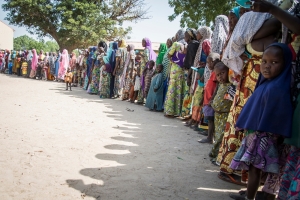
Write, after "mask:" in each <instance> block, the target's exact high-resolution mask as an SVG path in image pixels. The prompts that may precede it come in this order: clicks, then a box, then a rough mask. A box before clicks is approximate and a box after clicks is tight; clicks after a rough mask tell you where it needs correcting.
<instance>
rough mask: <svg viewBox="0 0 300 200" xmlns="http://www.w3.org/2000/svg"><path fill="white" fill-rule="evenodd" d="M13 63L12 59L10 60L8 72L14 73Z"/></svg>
mask: <svg viewBox="0 0 300 200" xmlns="http://www.w3.org/2000/svg"><path fill="white" fill-rule="evenodd" d="M12 68H13V63H12V60H9V63H8V74H12Z"/></svg>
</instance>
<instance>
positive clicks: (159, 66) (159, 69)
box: [156, 65, 162, 73]
mask: <svg viewBox="0 0 300 200" xmlns="http://www.w3.org/2000/svg"><path fill="white" fill-rule="evenodd" d="M156 71H157V72H158V73H160V72H162V65H158V66H157V67H156Z"/></svg>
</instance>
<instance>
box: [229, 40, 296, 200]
mask: <svg viewBox="0 0 300 200" xmlns="http://www.w3.org/2000/svg"><path fill="white" fill-rule="evenodd" d="M291 61H292V53H291V51H290V49H289V47H288V46H287V45H285V44H280V43H274V44H271V45H270V46H269V47H267V49H266V50H265V51H264V54H263V57H262V63H261V65H260V71H261V74H260V77H259V79H258V82H257V85H256V89H255V91H254V93H253V94H252V96H251V97H250V98H249V100H248V101H247V103H246V104H245V106H244V108H243V109H242V111H241V113H240V115H239V118H238V120H237V123H236V129H237V130H242V131H244V134H245V136H246V137H245V138H244V139H243V141H242V145H241V147H240V149H239V150H238V152H237V153H236V154H235V156H234V158H233V160H232V162H231V164H230V167H231V168H232V169H234V170H249V176H248V184H247V197H246V198H245V199H249V200H251V199H255V196H256V193H257V189H258V187H259V185H260V179H261V174H262V171H263V172H266V173H271V174H278V173H279V156H278V154H279V152H278V146H279V145H280V144H281V143H282V142H283V138H289V137H291V127H292V121H293V120H292V117H293V108H292V102H291V92H290V84H291Z"/></svg>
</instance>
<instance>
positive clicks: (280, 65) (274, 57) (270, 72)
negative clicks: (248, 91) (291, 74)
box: [260, 47, 284, 79]
mask: <svg viewBox="0 0 300 200" xmlns="http://www.w3.org/2000/svg"><path fill="white" fill-rule="evenodd" d="M283 69H284V58H283V53H282V50H281V49H279V48H278V47H270V48H268V49H266V50H265V52H264V55H263V57H262V62H261V65H260V72H261V74H262V75H263V77H265V78H266V79H273V78H276V77H277V76H278V75H279V74H280V73H281V72H282V71H283Z"/></svg>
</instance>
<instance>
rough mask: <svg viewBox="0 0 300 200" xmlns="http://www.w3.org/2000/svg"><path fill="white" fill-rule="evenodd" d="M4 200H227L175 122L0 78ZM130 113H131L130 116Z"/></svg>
mask: <svg viewBox="0 0 300 200" xmlns="http://www.w3.org/2000/svg"><path fill="white" fill-rule="evenodd" d="M0 97H1V100H0V102H1V103H0V151H1V156H0V181H1V183H0V184H1V186H0V199H1V200H6V199H26V200H27V199H28V200H29V199H30V200H31V199H59V200H60V199H63V200H64V199H70V200H76V199H122V200H125V199H126V200H127V199H130V200H133V199H139V200H140V199H201V200H209V199H225V200H226V199H230V198H229V197H228V193H229V192H235V191H238V190H239V189H240V187H239V186H236V185H233V184H230V183H226V182H223V181H220V180H219V179H218V178H217V172H218V168H217V167H215V166H213V165H212V164H210V161H209V158H208V152H209V149H210V145H208V144H202V145H200V144H199V143H198V142H197V140H198V139H199V138H200V137H199V135H198V134H197V133H196V132H194V131H192V130H190V129H189V128H186V127H184V126H183V124H182V122H181V121H179V120H177V119H167V118H165V117H164V116H163V114H162V113H154V112H150V111H148V110H147V109H146V108H145V107H143V106H138V105H133V104H130V103H128V102H122V101H120V100H110V99H105V100H101V99H100V98H99V97H98V96H96V95H89V94H87V93H86V92H85V91H83V90H82V89H80V88H74V89H73V91H72V92H70V91H65V85H64V84H62V83H55V82H46V81H37V80H30V79H24V78H18V77H16V76H13V77H11V76H7V75H4V74H0ZM126 108H129V109H132V110H134V112H128V111H127V110H126Z"/></svg>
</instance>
